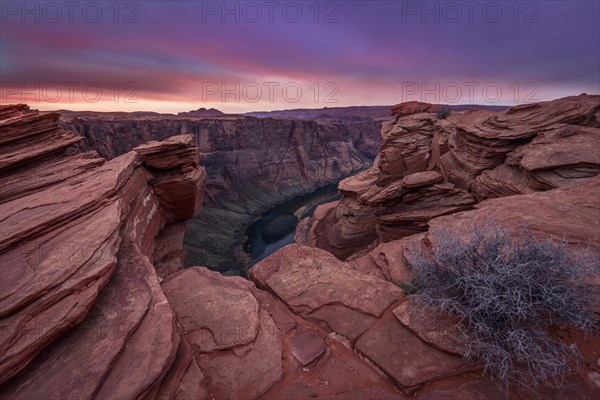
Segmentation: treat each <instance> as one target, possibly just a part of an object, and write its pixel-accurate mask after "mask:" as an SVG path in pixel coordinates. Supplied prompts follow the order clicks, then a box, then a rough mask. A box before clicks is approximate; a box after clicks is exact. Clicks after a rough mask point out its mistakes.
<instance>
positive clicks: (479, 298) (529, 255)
mask: <svg viewBox="0 0 600 400" xmlns="http://www.w3.org/2000/svg"><path fill="white" fill-rule="evenodd" d="M468 231H469V232H470V234H469V235H468V237H466V238H463V237H461V236H460V235H457V234H452V233H451V232H449V231H445V230H439V231H433V232H431V234H432V235H433V236H434V239H435V240H433V241H432V242H433V243H434V246H433V249H432V251H431V252H425V251H424V250H423V249H421V248H417V249H413V257H412V262H413V264H414V265H413V267H414V271H415V277H414V280H413V284H414V286H415V287H416V288H417V291H416V293H415V294H414V295H413V297H412V298H413V299H414V300H416V302H417V304H420V305H421V306H424V307H426V308H428V309H429V310H430V311H434V312H441V313H449V314H451V315H456V316H458V317H459V318H460V320H461V323H460V324H459V330H460V333H461V336H463V337H468V338H469V340H467V341H466V343H465V347H466V349H467V351H466V354H465V357H466V358H468V359H471V360H475V359H480V360H482V361H483V363H484V365H485V368H486V370H487V371H489V372H490V373H491V374H492V375H493V376H495V377H496V378H498V379H500V380H501V381H503V382H504V383H507V382H508V381H510V380H514V381H517V382H519V383H520V384H523V385H528V384H529V383H531V384H533V385H534V386H537V385H538V384H539V383H540V382H542V381H545V380H547V379H548V378H553V379H554V383H555V384H558V383H559V378H560V377H562V376H563V375H564V374H565V373H566V372H568V371H569V363H570V362H571V361H576V360H577V359H578V358H579V353H578V349H577V347H576V346H575V345H567V344H563V343H560V342H558V341H555V340H553V338H552V337H551V335H550V334H549V329H550V328H551V327H553V326H556V325H557V324H559V323H561V324H565V323H566V324H568V325H570V326H572V327H575V328H578V329H581V330H583V331H585V332H590V331H592V330H594V329H596V328H597V321H595V319H594V318H593V314H592V313H591V312H590V311H589V310H590V309H591V306H592V304H595V302H597V301H598V292H597V290H594V287H593V286H592V285H590V284H589V283H587V282H589V281H590V280H589V278H590V276H589V275H590V274H595V275H596V278H597V277H598V264H597V261H595V260H597V259H595V258H594V257H593V256H592V254H591V250H590V249H589V248H588V249H582V251H581V252H578V254H579V255H577V256H575V255H573V253H571V252H569V251H568V249H567V244H566V242H565V241H563V242H562V243H553V242H551V241H549V240H548V241H536V240H535V239H533V238H532V237H531V236H529V235H528V234H527V231H526V230H525V229H523V230H522V234H523V235H521V236H519V238H514V237H511V236H510V235H509V234H508V233H507V231H506V230H504V229H501V228H500V227H499V226H498V225H497V224H495V223H480V224H477V226H475V225H474V226H470V227H468ZM596 304H597V303H596ZM521 374H524V376H525V377H526V379H525V380H523V379H520V375H521Z"/></svg>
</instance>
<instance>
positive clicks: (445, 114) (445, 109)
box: [436, 106, 452, 119]
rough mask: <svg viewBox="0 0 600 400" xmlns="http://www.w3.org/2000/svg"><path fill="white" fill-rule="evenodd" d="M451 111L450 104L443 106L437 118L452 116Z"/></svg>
mask: <svg viewBox="0 0 600 400" xmlns="http://www.w3.org/2000/svg"><path fill="white" fill-rule="evenodd" d="M451 112H452V110H450V106H441V107H440V108H439V109H438V111H437V113H436V117H437V119H446V118H448V117H449V116H450V113H451Z"/></svg>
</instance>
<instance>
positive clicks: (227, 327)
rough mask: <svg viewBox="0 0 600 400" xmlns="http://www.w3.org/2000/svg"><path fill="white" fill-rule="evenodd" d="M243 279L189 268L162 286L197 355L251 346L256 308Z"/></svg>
mask: <svg viewBox="0 0 600 400" xmlns="http://www.w3.org/2000/svg"><path fill="white" fill-rule="evenodd" d="M246 284H249V282H246V281H244V280H243V279H242V278H234V277H231V278H227V277H224V276H222V275H220V274H219V273H217V272H212V271H209V270H208V269H206V268H199V267H194V268H188V269H185V270H184V271H182V272H181V273H178V274H176V275H174V276H173V278H172V279H170V280H169V281H168V282H166V283H165V284H164V285H163V289H164V291H165V293H166V294H167V296H168V298H169V301H170V302H171V305H172V306H173V309H174V310H175V313H176V314H177V318H178V321H179V323H180V324H181V327H182V328H183V331H184V334H185V335H187V339H188V341H189V343H190V345H191V346H192V348H193V350H194V351H195V352H197V353H207V352H211V351H214V350H224V349H229V348H231V347H234V346H242V345H247V344H250V343H252V342H253V341H254V340H255V339H256V335H257V334H258V325H259V306H258V302H257V301H256V299H255V298H254V296H252V293H250V291H249V289H248V287H247V285H246Z"/></svg>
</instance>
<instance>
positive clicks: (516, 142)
mask: <svg viewBox="0 0 600 400" xmlns="http://www.w3.org/2000/svg"><path fill="white" fill-rule="evenodd" d="M436 111H437V108H436V106H432V105H429V104H426V103H416V102H411V103H404V104H401V105H398V106H396V107H394V108H393V109H392V112H393V113H394V114H395V115H396V119H395V121H391V122H389V123H385V124H384V125H383V128H382V132H381V136H382V147H381V153H380V156H379V158H378V159H377V161H376V162H375V164H374V166H373V167H372V168H371V169H369V170H368V171H365V172H363V173H362V174H359V175H357V176H354V177H351V178H348V179H345V180H344V181H342V182H341V183H340V184H339V191H340V192H341V193H342V194H343V195H344V197H343V198H342V200H341V201H340V202H339V204H337V205H323V206H321V210H318V211H317V212H315V214H314V217H313V220H312V221H306V222H304V223H303V226H304V230H305V232H306V233H305V234H304V235H303V237H299V240H301V241H303V242H305V243H308V244H310V245H314V246H318V247H321V248H324V249H327V250H329V251H331V252H332V253H333V254H335V255H336V256H337V257H339V258H341V259H346V258H348V257H350V256H352V255H355V254H357V253H359V252H360V251H362V253H361V254H364V253H365V252H366V251H368V250H369V249H372V248H374V247H375V246H377V245H378V244H380V243H385V242H389V241H392V240H397V239H401V238H403V237H407V236H410V235H413V234H416V233H419V232H423V231H425V230H427V229H428V221H430V220H431V219H433V218H436V217H439V216H442V215H448V214H454V213H456V212H458V211H463V210H468V209H471V208H473V207H475V205H476V204H477V203H478V202H481V201H483V200H485V199H491V198H498V197H505V196H512V195H517V194H528V193H533V192H537V191H545V190H549V189H554V188H567V187H570V186H573V185H577V184H580V183H584V182H586V181H588V180H590V179H591V178H593V177H594V176H596V175H597V174H598V173H599V172H600V153H599V151H598V149H599V148H600V98H599V97H598V96H588V95H580V96H573V97H567V98H564V99H559V100H555V101H551V102H544V103H537V104H531V105H523V106H517V107H513V108H510V109H508V110H506V111H501V112H494V111H490V110H470V111H465V112H462V113H453V114H452V115H450V116H449V117H448V118H447V119H442V120H440V119H438V118H437V115H436V114H435V112H436Z"/></svg>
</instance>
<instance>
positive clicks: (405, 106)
mask: <svg viewBox="0 0 600 400" xmlns="http://www.w3.org/2000/svg"><path fill="white" fill-rule="evenodd" d="M439 109H440V106H439V105H437V104H429V103H423V102H420V101H407V102H405V103H400V104H396V105H395V106H394V107H392V115H396V116H398V117H404V116H406V115H411V114H420V113H435V112H437V111H438V110H439Z"/></svg>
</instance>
